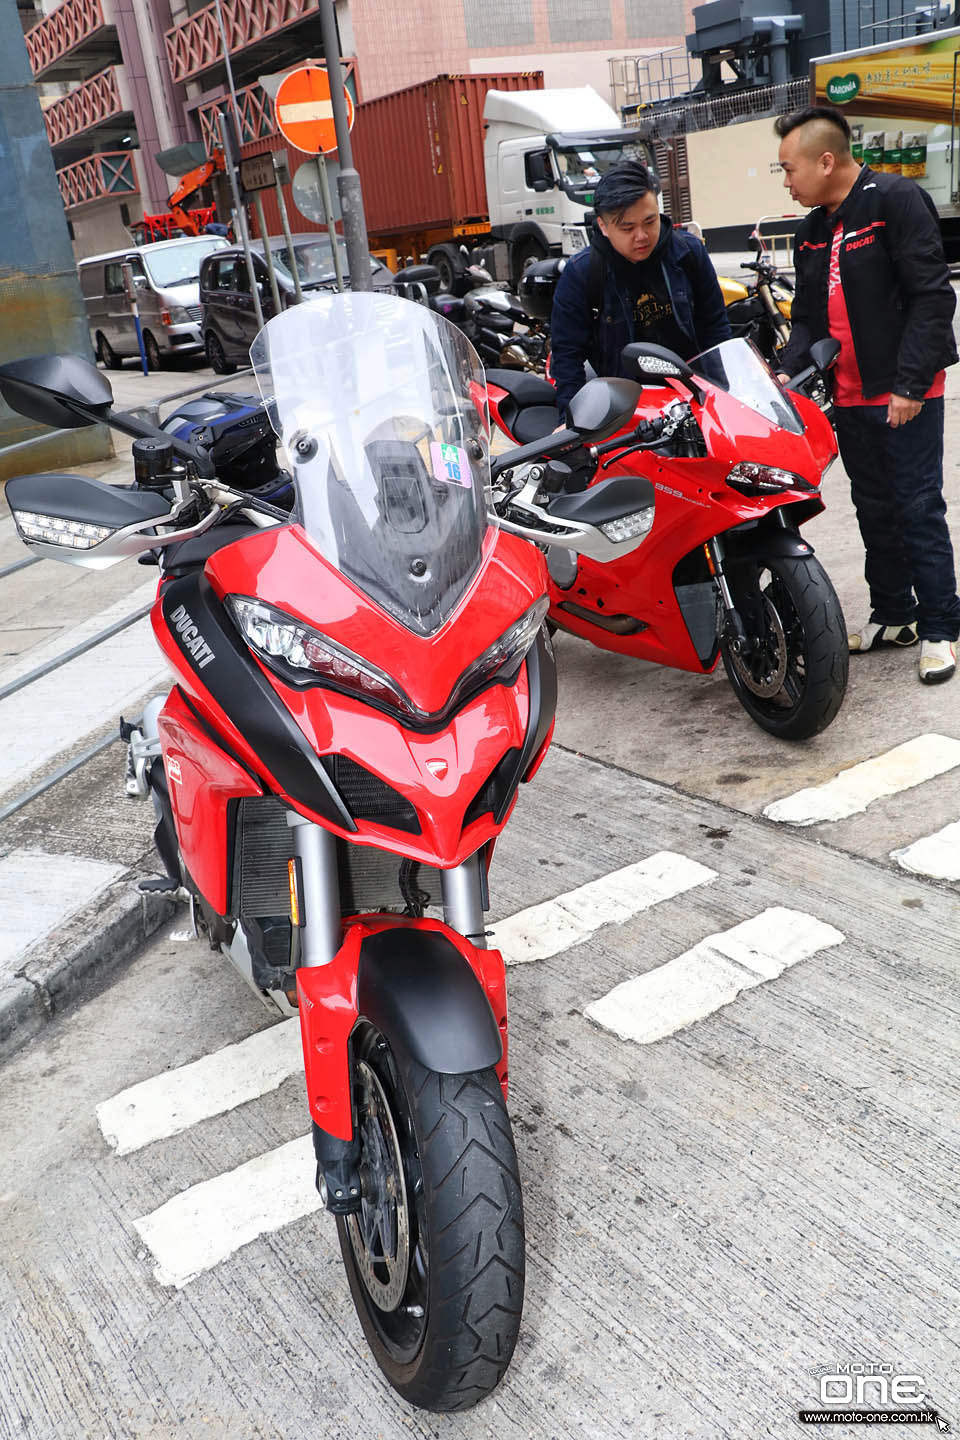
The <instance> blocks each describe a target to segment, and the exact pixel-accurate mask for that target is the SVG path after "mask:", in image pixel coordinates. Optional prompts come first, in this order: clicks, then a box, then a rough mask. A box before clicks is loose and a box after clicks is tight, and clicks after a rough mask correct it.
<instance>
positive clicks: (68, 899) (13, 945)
mask: <svg viewBox="0 0 960 1440" xmlns="http://www.w3.org/2000/svg"><path fill="white" fill-rule="evenodd" d="M122 874H124V869H123V866H122V865H106V864H104V863H103V861H101V860H87V859H84V858H83V857H82V856H79V855H48V854H47V853H46V852H45V851H33V850H11V851H10V853H9V855H5V856H4V857H3V859H2V860H0V913H2V920H0V974H2V973H3V972H4V971H10V970H12V969H13V968H14V967H15V966H16V964H17V962H18V961H19V958H20V957H21V956H22V955H23V954H24V952H25V951H27V950H29V948H30V947H31V946H32V945H35V944H36V943H37V941H39V940H42V939H43V938H44V937H45V936H47V935H49V934H50V933H51V932H52V931H53V930H55V929H56V928H57V926H58V925H61V924H63V922H64V921H65V920H67V919H69V917H70V916H71V915H74V914H76V912H77V911H78V910H81V909H82V908H83V906H84V905H88V904H89V903H90V902H91V901H92V900H95V899H96V897H97V896H98V895H99V894H100V893H101V892H102V891H103V890H105V889H106V887H107V886H108V885H110V884H112V883H113V881H114V880H118V879H119V878H120V876H121V875H122Z"/></svg>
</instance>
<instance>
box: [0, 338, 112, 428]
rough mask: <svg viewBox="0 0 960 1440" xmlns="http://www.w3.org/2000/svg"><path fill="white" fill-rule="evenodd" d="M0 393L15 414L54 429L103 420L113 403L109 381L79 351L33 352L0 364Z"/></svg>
mask: <svg viewBox="0 0 960 1440" xmlns="http://www.w3.org/2000/svg"><path fill="white" fill-rule="evenodd" d="M0 395H2V396H3V398H4V400H5V401H6V402H7V404H8V405H9V406H10V409H11V410H15V411H16V412H17V414H18V415H25V416H26V417H27V419H28V420H37V421H39V422H40V424H41V425H52V426H53V427H54V429H56V430H78V429H80V428H81V427H82V426H84V425H96V424H97V422H98V421H101V420H102V421H106V418H107V411H108V410H109V409H110V407H111V405H112V404H113V391H112V389H111V388H110V381H109V380H108V379H107V377H106V376H105V375H103V374H101V372H100V371H99V370H98V369H97V367H96V366H95V365H92V364H91V363H90V361H89V360H84V359H83V358H82V356H80V355H33V356H30V357H28V358H27V359H25V360H13V361H11V362H10V364H8V365H0Z"/></svg>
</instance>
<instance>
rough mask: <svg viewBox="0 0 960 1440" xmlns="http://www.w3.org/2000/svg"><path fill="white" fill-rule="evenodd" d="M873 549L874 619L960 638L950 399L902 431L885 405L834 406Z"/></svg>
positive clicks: (926, 406) (866, 539) (869, 562)
mask: <svg viewBox="0 0 960 1440" xmlns="http://www.w3.org/2000/svg"><path fill="white" fill-rule="evenodd" d="M834 423H835V425H836V430H837V443H838V445H839V447H840V457H841V459H842V460H843V465H844V469H845V470H846V472H847V474H848V475H849V476H850V493H851V495H852V497H853V503H854V507H855V509H856V512H857V520H858V522H859V525H860V534H861V535H862V536H863V544H864V548H865V549H866V552H867V556H866V564H865V567H864V575H865V577H866V581H867V584H868V586H869V587H870V604H871V606H872V607H873V610H872V614H871V616H870V619H871V620H872V621H873V622H874V623H875V624H878V625H881V624H884V625H909V624H910V623H912V622H913V621H916V623H917V630H918V632H919V635H920V638H921V640H956V639H957V638H958V636H960V599H958V597H957V582H956V575H955V572H954V564H953V545H952V544H951V541H950V531H949V530H948V529H947V518H946V517H947V506H946V502H945V501H944V498H943V400H942V399H938V400H925V401H924V403H923V408H922V410H921V411H920V414H919V415H917V416H916V418H915V419H913V420H911V421H909V422H908V423H907V424H906V425H900V426H898V427H897V428H896V429H894V428H893V427H892V426H890V425H888V424H887V410H886V406H884V405H845V406H840V407H838V408H837V409H836V410H835V411H834Z"/></svg>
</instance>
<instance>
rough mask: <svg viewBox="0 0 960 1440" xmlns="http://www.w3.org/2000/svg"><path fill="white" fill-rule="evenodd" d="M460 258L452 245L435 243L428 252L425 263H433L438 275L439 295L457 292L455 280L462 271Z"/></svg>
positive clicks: (456, 280)
mask: <svg viewBox="0 0 960 1440" xmlns="http://www.w3.org/2000/svg"><path fill="white" fill-rule="evenodd" d="M460 259H461V257H460V255H459V253H458V252H457V251H456V250H455V249H454V247H453V246H452V245H437V246H436V248H435V249H433V250H431V251H430V253H429V254H428V256H427V264H428V265H434V266H435V267H436V269H437V271H438V272H439V275H440V293H441V295H455V294H456V293H457V282H458V280H459V279H460V277H461V274H462V271H463V266H462V265H461V263H460Z"/></svg>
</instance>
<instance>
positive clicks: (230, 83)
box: [215, 0, 243, 145]
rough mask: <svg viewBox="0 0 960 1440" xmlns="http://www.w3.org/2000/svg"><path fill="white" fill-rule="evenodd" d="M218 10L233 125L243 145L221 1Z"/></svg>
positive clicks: (218, 3) (217, 3)
mask: <svg viewBox="0 0 960 1440" xmlns="http://www.w3.org/2000/svg"><path fill="white" fill-rule="evenodd" d="M215 4H216V9H217V24H218V25H219V26H220V44H221V45H222V46H223V63H224V65H225V66H226V67H227V86H228V88H229V90H230V101H231V104H232V105H233V123H234V125H235V126H236V128H237V144H238V145H242V144H243V126H242V124H241V123H240V106H239V105H238V104H237V89H236V86H235V85H234V83H233V66H232V65H231V64H230V47H229V45H228V44H227V27H226V26H225V25H224V23H223V7H222V6H221V4H220V0H215Z"/></svg>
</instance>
